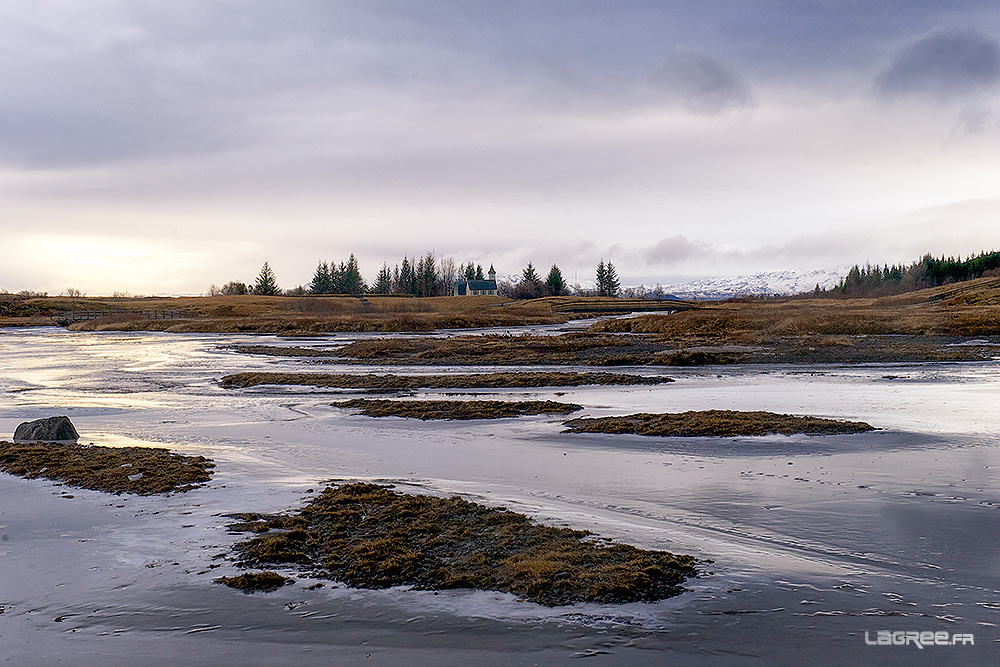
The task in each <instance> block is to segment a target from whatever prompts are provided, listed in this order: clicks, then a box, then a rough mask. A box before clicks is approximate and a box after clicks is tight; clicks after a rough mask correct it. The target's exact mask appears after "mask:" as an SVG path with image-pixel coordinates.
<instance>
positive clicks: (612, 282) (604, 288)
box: [597, 259, 621, 296]
mask: <svg viewBox="0 0 1000 667" xmlns="http://www.w3.org/2000/svg"><path fill="white" fill-rule="evenodd" d="M620 287H621V283H620V282H619V281H618V272H617V271H615V265H614V264H612V263H611V262H610V261H609V262H608V263H607V264H605V263H604V260H603V259H602V260H601V262H600V263H599V264H598V265H597V296H617V295H618V290H619V288H620Z"/></svg>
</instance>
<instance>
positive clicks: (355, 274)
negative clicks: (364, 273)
mask: <svg viewBox="0 0 1000 667" xmlns="http://www.w3.org/2000/svg"><path fill="white" fill-rule="evenodd" d="M340 283H341V285H340V286H341V288H342V290H341V291H342V292H343V293H344V294H351V295H354V296H358V295H359V294H364V293H365V290H366V289H367V287H366V285H365V280H364V278H362V277H361V269H360V267H359V266H358V259H357V257H355V256H354V253H353V252H352V253H351V256H350V257H349V258H348V259H347V264H341V268H340Z"/></svg>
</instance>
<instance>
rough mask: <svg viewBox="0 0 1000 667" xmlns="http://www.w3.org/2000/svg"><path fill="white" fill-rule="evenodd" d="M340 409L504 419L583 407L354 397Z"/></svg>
mask: <svg viewBox="0 0 1000 667" xmlns="http://www.w3.org/2000/svg"><path fill="white" fill-rule="evenodd" d="M333 406H334V407H337V408H349V409H353V410H358V411H359V412H360V413H361V414H363V415H365V416H368V417H405V418H408V419H421V420H425V421H426V420H429V419H505V418H508V417H520V416H522V415H541V414H560V415H565V414H569V413H570V412H576V411H577V410H582V409H583V407H582V406H579V405H577V404H575V403H560V402H558V401H472V400H470V401H448V400H441V401H400V400H388V399H370V398H355V399H351V400H349V401H340V402H338V403H333Z"/></svg>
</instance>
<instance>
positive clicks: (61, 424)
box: [14, 417, 80, 442]
mask: <svg viewBox="0 0 1000 667" xmlns="http://www.w3.org/2000/svg"><path fill="white" fill-rule="evenodd" d="M79 438H80V434H79V433H77V432H76V428H75V427H74V426H73V422H71V421H70V420H69V417H46V418H45V419H36V420H35V421H33V422H24V423H23V424H18V426H17V429H15V431H14V442H49V441H53V440H78V439H79Z"/></svg>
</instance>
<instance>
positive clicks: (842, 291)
mask: <svg viewBox="0 0 1000 667" xmlns="http://www.w3.org/2000/svg"><path fill="white" fill-rule="evenodd" d="M998 274H1000V252H995V251H993V252H983V253H980V254H978V255H973V256H971V257H968V258H967V259H965V260H962V258H961V257H941V258H936V257H932V256H931V255H929V254H928V255H924V256H923V257H921V258H920V260H918V261H916V262H914V263H913V264H910V265H909V266H903V265H902V264H899V265H893V266H889V265H883V266H878V265H875V266H872V265H870V264H866V265H865V266H863V267H862V266H859V265H855V266H853V267H851V269H850V270H849V271H848V272H847V275H846V276H844V277H843V278H842V279H841V281H840V284H838V285H837V286H836V287H833V288H831V289H829V290H822V289H820V288H819V285H817V286H816V290H815V292H814V293H815V294H816V295H817V296H857V297H870V296H887V295H889V294H902V293H903V292H910V291H913V290H918V289H924V288H927V287H937V286H938V285H946V284H948V283H955V282H961V281H963V280H972V279H974V278H981V277H983V276H987V275H998Z"/></svg>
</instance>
